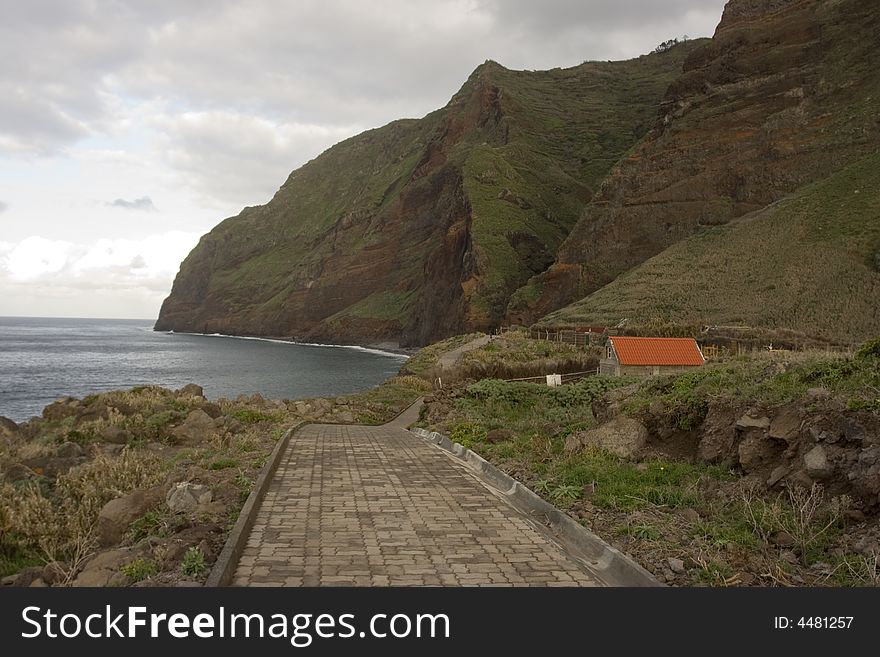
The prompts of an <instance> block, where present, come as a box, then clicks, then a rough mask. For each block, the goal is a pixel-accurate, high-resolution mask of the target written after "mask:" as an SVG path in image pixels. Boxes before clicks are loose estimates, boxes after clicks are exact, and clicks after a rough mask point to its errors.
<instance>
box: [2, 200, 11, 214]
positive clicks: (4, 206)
mask: <svg viewBox="0 0 880 657" xmlns="http://www.w3.org/2000/svg"><path fill="white" fill-rule="evenodd" d="M8 209H9V205H8V204H6V203H4V202H3V201H0V214H3V213H4V212H6V211H7V210H8Z"/></svg>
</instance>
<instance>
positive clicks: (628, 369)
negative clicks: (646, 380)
mask: <svg viewBox="0 0 880 657" xmlns="http://www.w3.org/2000/svg"><path fill="white" fill-rule="evenodd" d="M700 367H701V366H700V365H676V366H667V365H661V366H656V367H655V366H652V365H647V366H645V365H622V366H620V367H619V368H618V372H617V373H616V376H657V375H660V374H680V373H681V372H691V371H693V370H695V369H699V368H700Z"/></svg>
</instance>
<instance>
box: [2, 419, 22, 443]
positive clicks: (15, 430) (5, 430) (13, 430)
mask: <svg viewBox="0 0 880 657" xmlns="http://www.w3.org/2000/svg"><path fill="white" fill-rule="evenodd" d="M20 433H21V428H20V427H19V426H18V425H17V424H16V423H15V422H13V421H12V420H10V419H9V418H8V417H3V416H2V415H0V438H14V437H16V436H18V435H19V434H20Z"/></svg>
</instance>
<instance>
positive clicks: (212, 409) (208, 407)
mask: <svg viewBox="0 0 880 657" xmlns="http://www.w3.org/2000/svg"><path fill="white" fill-rule="evenodd" d="M199 408H201V409H202V410H203V411H204V412H205V413H207V414H208V416H210V417H211V418H213V419H217V418H218V417H220V416H222V415H223V411H222V410H221V408H220V406H218V405H217V404H215V403H214V402H205V403H204V404H202V405H201V406H199Z"/></svg>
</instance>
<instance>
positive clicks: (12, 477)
mask: <svg viewBox="0 0 880 657" xmlns="http://www.w3.org/2000/svg"><path fill="white" fill-rule="evenodd" d="M36 476H37V473H36V472H34V471H33V470H31V469H30V468H29V467H27V466H26V465H24V464H23V463H9V464H7V465H6V466H4V467H3V468H2V470H0V478H2V479H3V481H8V482H15V481H25V480H27V479H31V478H32V477H36Z"/></svg>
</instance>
